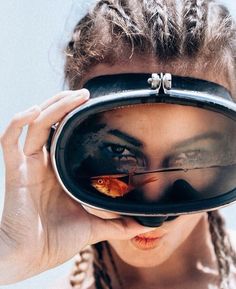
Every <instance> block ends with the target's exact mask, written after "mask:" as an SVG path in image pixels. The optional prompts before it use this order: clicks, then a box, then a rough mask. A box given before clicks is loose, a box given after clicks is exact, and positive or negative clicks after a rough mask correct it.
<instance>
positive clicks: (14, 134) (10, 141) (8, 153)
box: [1, 106, 40, 165]
mask: <svg viewBox="0 0 236 289" xmlns="http://www.w3.org/2000/svg"><path fill="white" fill-rule="evenodd" d="M39 114H40V108H39V107H38V106H33V107H32V108H30V109H28V110H26V111H24V112H21V113H17V114H16V115H15V116H14V117H13V119H12V121H11V122H10V124H9V125H8V126H7V128H6V130H5V132H4V133H3V134H2V136H1V145H2V149H3V156H4V160H5V163H6V165H9V164H11V163H12V164H13V163H16V161H17V159H18V158H21V157H22V154H23V152H22V149H21V148H20V145H19V138H20V135H21V133H22V130H23V127H24V126H25V125H29V124H30V123H31V122H33V121H34V120H35V119H36V118H37V117H38V116H39Z"/></svg>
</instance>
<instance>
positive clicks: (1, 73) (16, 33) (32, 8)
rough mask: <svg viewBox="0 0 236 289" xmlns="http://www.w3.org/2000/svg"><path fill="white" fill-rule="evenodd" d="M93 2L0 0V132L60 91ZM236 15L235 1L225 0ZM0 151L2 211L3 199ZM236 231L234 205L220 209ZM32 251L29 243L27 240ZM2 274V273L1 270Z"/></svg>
mask: <svg viewBox="0 0 236 289" xmlns="http://www.w3.org/2000/svg"><path fill="white" fill-rule="evenodd" d="M93 2H94V0H89V1H81V0H77V1H75V0H66V1H65V0H64V1H63V0H57V1H55V0H41V1H33V0H7V1H4V0H0V133H1V132H2V131H3V129H4V127H5V126H6V124H7V123H8V122H9V120H10V119H11V117H12V116H13V115H14V114H15V113H16V112H18V111H22V110H24V109H26V108H28V107H30V106H32V105H34V104H37V103H41V102H42V101H43V100H45V99H47V98H49V97H50V96H52V95H54V94H55V93H57V92H58V91H60V90H62V89H63V63H64V56H63V48H64V47H65V43H66V42H67V41H68V40H69V39H70V37H71V32H72V30H73V27H74V25H75V24H76V23H77V22H78V20H79V19H80V18H81V16H83V15H84V14H85V13H86V11H87V7H89V4H90V3H93ZM222 2H223V3H227V5H228V6H229V7H230V9H231V12H232V13H233V14H234V15H236V4H235V2H234V0H232V1H231V0H225V1H222ZM3 175H4V168H3V160H2V154H0V213H1V210H2V206H3V199H4V177H3ZM223 213H224V214H225V215H226V219H227V223H228V226H229V228H232V229H236V205H232V206H231V207H230V208H227V209H224V210H223ZM29 250H30V244H29ZM71 266H72V264H71V262H67V263H66V264H64V265H62V266H60V267H58V268H56V269H53V270H50V271H48V272H46V273H42V274H40V275H39V276H36V277H34V278H31V279H28V280H26V281H23V282H19V283H17V284H14V285H11V286H0V289H13V288H14V289H42V288H45V289H46V288H47V286H48V285H49V284H51V283H52V282H53V280H56V279H57V278H60V277H61V276H62V275H63V274H67V273H68V272H69V271H70V268H71ZM0 274H1V272H0Z"/></svg>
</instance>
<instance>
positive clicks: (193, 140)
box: [174, 131, 223, 149]
mask: <svg viewBox="0 0 236 289" xmlns="http://www.w3.org/2000/svg"><path fill="white" fill-rule="evenodd" d="M222 136H223V135H222V134H221V133H219V132H216V131H211V132H206V133H202V134H200V135H196V136H194V137H192V138H189V139H186V140H183V141H181V142H178V143H177V144H175V145H174V148H175V149H178V148H182V147H185V146H189V145H192V144H194V143H196V142H198V141H201V140H205V139H212V140H220V139H222Z"/></svg>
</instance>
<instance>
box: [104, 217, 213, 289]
mask: <svg viewBox="0 0 236 289" xmlns="http://www.w3.org/2000/svg"><path fill="white" fill-rule="evenodd" d="M111 252H112V256H113V259H114V262H115V265H116V267H117V269H118V270H117V271H118V272H117V274H115V272H114V270H109V272H111V271H112V274H111V278H112V283H113V284H114V287H113V288H120V287H124V288H125V287H126V288H140V287H142V288H143V286H144V284H145V287H146V288H157V287H160V288H162V287H164V288H169V287H170V288H173V284H175V286H174V287H175V288H176V284H183V281H186V283H187V282H188V280H189V282H191V281H192V280H193V278H194V280H197V279H198V278H199V280H203V279H205V278H203V276H204V277H207V276H208V277H210V276H211V277H212V276H214V275H215V274H216V273H217V266H216V260H215V254H214V251H213V248H212V244H211V238H210V233H209V229H208V221H207V215H204V216H203V218H202V219H201V220H200V221H199V223H198V224H197V226H196V227H195V228H194V230H193V231H192V232H191V234H190V235H189V236H188V238H187V239H186V240H185V241H184V242H183V243H182V244H181V245H180V247H179V248H177V249H176V250H175V252H174V253H173V254H172V255H171V256H170V257H169V258H168V259H167V260H166V261H165V262H163V263H162V264H160V265H158V266H155V267H150V268H140V267H134V266H130V265H129V264H127V263H125V262H124V261H122V260H121V259H120V258H119V256H118V255H117V254H116V252H115V251H114V250H113V249H112V248H111ZM155 258H158V256H155ZM105 260H106V262H107V264H109V265H108V266H109V268H111V267H113V266H112V264H111V262H110V261H109V257H108V255H107V254H106V256H105ZM117 275H119V277H120V279H121V281H122V284H123V286H120V284H119V282H118V280H117V279H118V276H117ZM180 286H182V285H180ZM181 288H182V287H181Z"/></svg>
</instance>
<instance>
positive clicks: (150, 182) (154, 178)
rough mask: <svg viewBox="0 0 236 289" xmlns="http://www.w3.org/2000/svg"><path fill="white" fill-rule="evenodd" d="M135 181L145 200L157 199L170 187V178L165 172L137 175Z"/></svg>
mask: <svg viewBox="0 0 236 289" xmlns="http://www.w3.org/2000/svg"><path fill="white" fill-rule="evenodd" d="M135 183H136V185H135V186H136V188H137V189H138V191H140V192H141V193H142V197H143V199H144V200H145V201H146V202H153V201H155V202H156V201H159V200H160V199H162V198H163V197H164V195H165V193H166V192H167V190H168V188H169V187H170V180H169V178H168V176H167V175H166V174H165V173H150V174H147V175H145V176H139V180H136V182H135Z"/></svg>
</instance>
